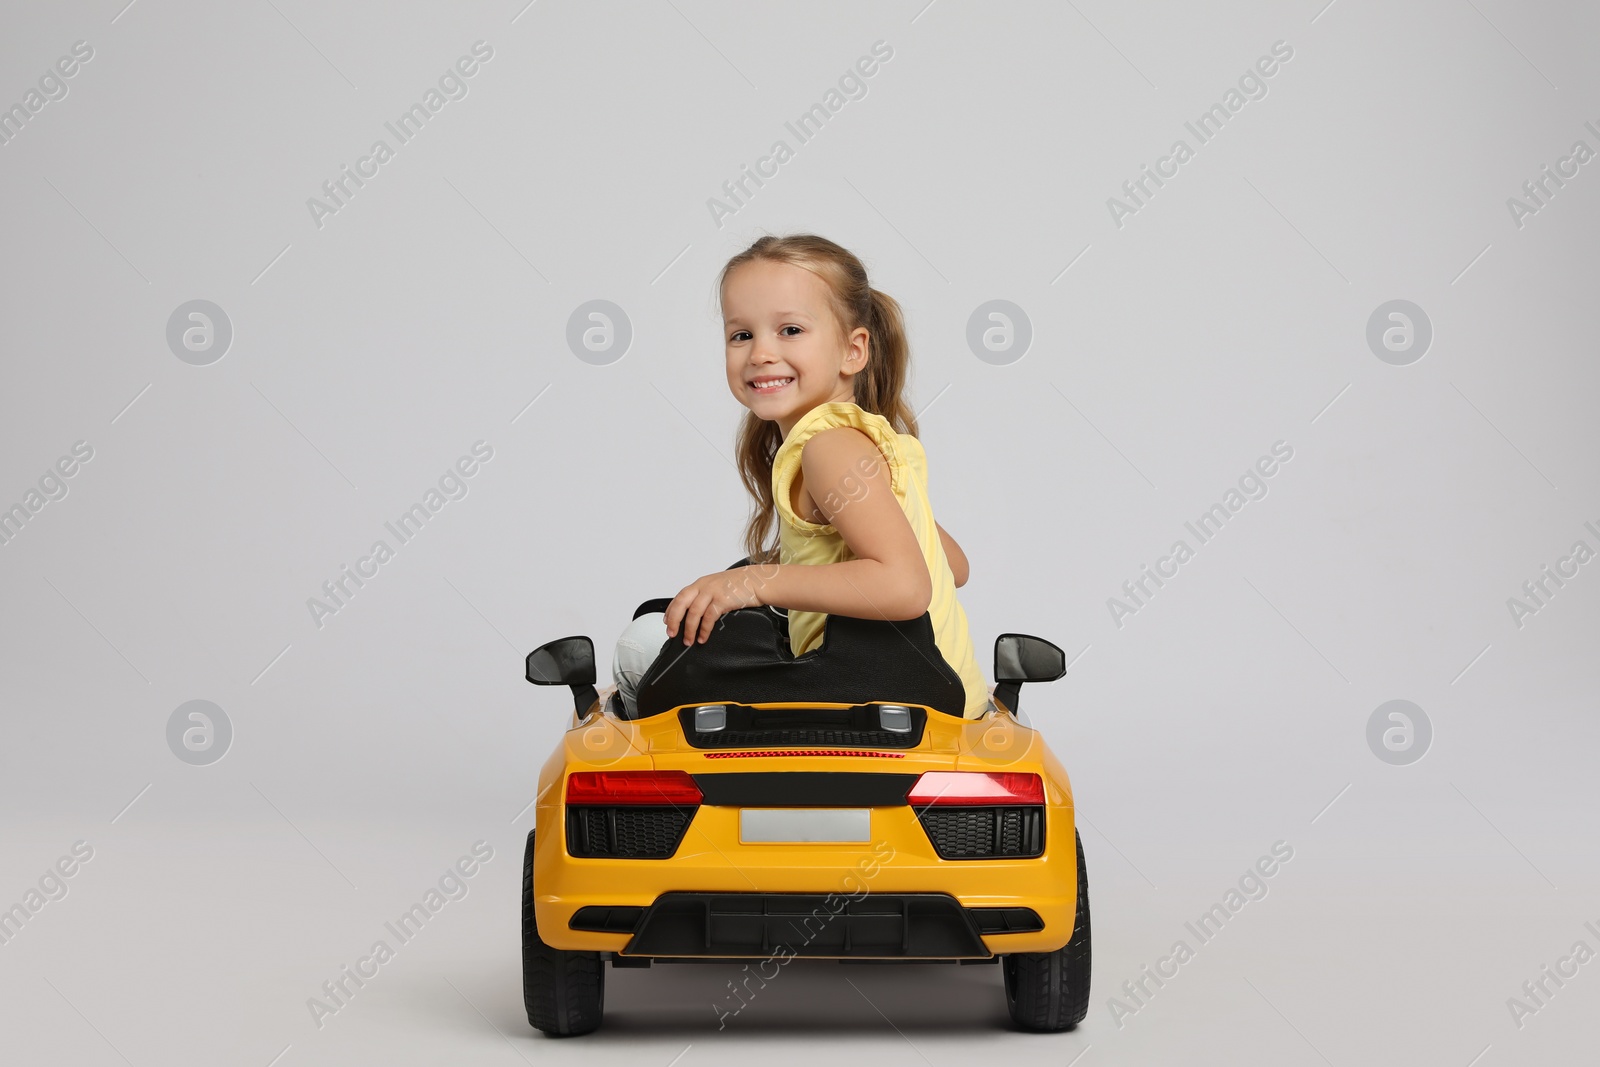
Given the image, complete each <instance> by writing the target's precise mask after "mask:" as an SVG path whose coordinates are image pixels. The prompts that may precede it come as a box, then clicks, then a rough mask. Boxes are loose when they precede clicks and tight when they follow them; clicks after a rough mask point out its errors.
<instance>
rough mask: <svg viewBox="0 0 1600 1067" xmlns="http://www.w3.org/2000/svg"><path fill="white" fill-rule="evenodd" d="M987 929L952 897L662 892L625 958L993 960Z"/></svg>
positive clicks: (986, 923) (645, 918)
mask: <svg viewBox="0 0 1600 1067" xmlns="http://www.w3.org/2000/svg"><path fill="white" fill-rule="evenodd" d="M1005 910H1010V909H1005ZM985 925H992V920H985ZM980 932H982V927H980V924H979V921H978V920H977V919H976V918H975V916H974V914H973V912H972V911H971V910H969V909H967V908H963V907H962V906H961V903H960V902H959V901H957V900H956V898H955V897H953V896H951V895H950V894H948V893H871V894H868V895H867V896H865V897H863V898H861V899H860V900H851V899H849V898H848V897H846V896H844V895H841V894H832V893H829V894H823V893H663V894H661V895H660V896H659V897H657V898H656V901H655V903H654V904H652V905H651V906H650V908H649V910H648V911H646V912H645V915H644V918H643V919H642V920H640V922H639V925H638V927H637V930H636V932H635V933H634V935H633V937H632V938H631V939H630V940H629V941H628V945H627V947H626V948H624V949H622V951H621V953H619V954H620V955H626V956H702V957H727V956H745V957H750V956H755V957H767V956H779V957H788V956H794V957H802V958H803V957H871V958H896V959H917V958H942V959H949V958H960V957H977V958H987V957H989V956H991V955H992V953H991V952H990V951H989V950H988V948H986V947H985V946H984V944H983V939H982V938H981V937H980V936H979V934H980ZM995 932H1000V931H995Z"/></svg>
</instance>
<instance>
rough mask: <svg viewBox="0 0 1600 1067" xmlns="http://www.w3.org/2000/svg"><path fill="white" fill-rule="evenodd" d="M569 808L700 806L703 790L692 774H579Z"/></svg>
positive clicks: (571, 785)
mask: <svg viewBox="0 0 1600 1067" xmlns="http://www.w3.org/2000/svg"><path fill="white" fill-rule="evenodd" d="M567 803H568V804H698V803H700V787H699V786H697V785H695V784H694V778H693V777H691V776H690V774H689V772H688V771H575V772H573V773H572V774H571V775H569V776H568V778H567Z"/></svg>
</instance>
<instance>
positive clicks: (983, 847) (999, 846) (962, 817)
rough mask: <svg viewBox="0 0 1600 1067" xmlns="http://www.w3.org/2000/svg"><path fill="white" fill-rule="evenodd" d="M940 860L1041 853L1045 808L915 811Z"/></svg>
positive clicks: (962, 807) (933, 808) (944, 807)
mask: <svg viewBox="0 0 1600 1067" xmlns="http://www.w3.org/2000/svg"><path fill="white" fill-rule="evenodd" d="M917 818H918V819H919V820H920V821H921V822H922V828H923V829H924V830H926V831H927V833H928V840H930V841H932V842H933V847H934V848H935V849H936V850H937V851H938V853H939V857H940V858H941V859H947V860H960V859H997V858H1002V857H1026V856H1037V855H1039V854H1040V853H1042V852H1043V851H1044V808H1043V807H1041V806H1039V805H1026V806H1019V805H1007V806H1003V807H1001V806H995V807H981V806H967V805H959V806H958V805H954V804H949V805H939V806H934V805H930V806H928V807H926V808H923V809H921V810H920V811H918V812H917Z"/></svg>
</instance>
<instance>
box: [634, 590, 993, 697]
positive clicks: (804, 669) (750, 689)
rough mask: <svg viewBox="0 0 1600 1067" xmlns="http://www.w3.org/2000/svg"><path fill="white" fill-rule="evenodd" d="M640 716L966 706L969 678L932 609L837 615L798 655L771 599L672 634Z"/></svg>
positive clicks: (648, 675) (651, 674)
mask: <svg viewBox="0 0 1600 1067" xmlns="http://www.w3.org/2000/svg"><path fill="white" fill-rule="evenodd" d="M635 699H636V701H637V704H638V711H639V713H638V717H639V718H641V719H642V718H646V717H648V716H651V715H659V714H661V713H662V712H664V711H670V710H671V709H673V708H675V707H680V706H682V705H684V704H714V703H721V702H730V703H733V702H736V703H740V704H756V703H761V702H764V701H784V700H818V701H828V702H838V703H844V704H864V703H869V702H871V701H887V702H894V703H901V704H924V705H927V706H928V707H930V708H933V709H935V710H936V711H943V712H946V713H948V714H950V715H955V716H958V717H959V716H960V715H962V714H963V712H964V710H965V708H966V702H967V694H966V687H965V686H964V685H963V684H962V682H961V676H960V675H958V674H957V673H956V672H955V669H954V668H953V667H951V666H950V664H949V663H948V662H946V661H945V658H944V656H943V655H942V654H941V653H940V652H939V646H938V645H937V644H936V643H935V642H934V638H933V619H932V617H931V616H930V615H929V614H928V613H927V612H926V611H925V612H923V613H922V614H921V615H919V616H917V617H916V618H915V619H907V620H904V621H889V620H885V619H857V618H853V617H851V616H848V615H829V616H828V617H827V619H826V621H825V622H824V625H823V631H822V644H821V645H820V646H818V647H817V648H813V649H812V650H811V651H809V652H807V653H806V654H805V655H803V656H800V657H798V658H797V657H795V656H794V655H793V654H792V653H791V651H790V649H789V637H788V634H787V633H785V632H784V629H783V620H781V619H779V618H778V617H777V616H776V615H774V614H773V613H771V612H769V611H768V610H767V609H766V608H764V607H755V608H739V609H736V610H734V611H730V612H728V613H727V614H726V615H724V616H723V617H722V618H721V619H720V620H718V622H717V625H716V627H715V628H714V629H713V630H712V631H711V636H710V637H709V638H708V639H707V640H706V643H705V644H700V643H699V642H696V643H695V644H693V645H690V646H688V647H685V646H684V644H683V640H682V638H681V637H678V638H671V637H669V638H667V640H666V641H665V643H663V644H662V646H661V652H660V653H659V654H658V655H657V656H656V658H655V660H654V661H653V662H652V663H651V664H650V666H649V668H648V669H647V670H646V671H645V672H644V674H643V675H642V676H641V677H640V679H639V687H638V692H637V693H636V694H635Z"/></svg>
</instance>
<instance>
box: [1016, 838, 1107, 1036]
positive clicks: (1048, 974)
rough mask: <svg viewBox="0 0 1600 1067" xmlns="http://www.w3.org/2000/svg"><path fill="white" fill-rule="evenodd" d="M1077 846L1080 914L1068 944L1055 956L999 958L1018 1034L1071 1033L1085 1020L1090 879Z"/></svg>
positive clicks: (1079, 842)
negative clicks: (1018, 1030) (1019, 1032)
mask: <svg viewBox="0 0 1600 1067" xmlns="http://www.w3.org/2000/svg"><path fill="white" fill-rule="evenodd" d="M1073 837H1074V839H1076V841H1077V845H1078V914H1077V918H1076V919H1075V920H1074V922H1073V927H1072V940H1070V941H1068V942H1067V943H1066V944H1065V945H1063V946H1062V947H1061V948H1058V949H1056V950H1055V951H1054V952H1012V953H1008V954H1007V955H1005V956H1003V957H1001V960H1000V963H1001V969H1002V970H1003V971H1004V972H1005V981H1006V1008H1007V1009H1008V1010H1009V1011H1010V1012H1011V1020H1012V1022H1014V1023H1016V1024H1017V1026H1018V1027H1019V1028H1020V1029H1023V1030H1032V1031H1034V1032H1036V1033H1056V1032H1059V1031H1062V1030H1072V1029H1074V1028H1076V1027H1077V1025H1078V1023H1080V1022H1082V1021H1083V1017H1084V1016H1085V1015H1087V1014H1089V962H1090V958H1089V878H1088V872H1087V871H1086V870H1085V868H1084V863H1083V838H1082V837H1081V836H1080V835H1079V834H1078V833H1077V831H1076V830H1074V831H1073Z"/></svg>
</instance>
